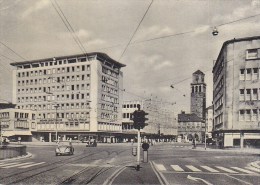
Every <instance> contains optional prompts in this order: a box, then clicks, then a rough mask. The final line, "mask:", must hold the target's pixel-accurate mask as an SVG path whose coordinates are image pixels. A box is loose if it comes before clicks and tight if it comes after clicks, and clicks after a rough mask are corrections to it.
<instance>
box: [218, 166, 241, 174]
mask: <svg viewBox="0 0 260 185" xmlns="http://www.w3.org/2000/svg"><path fill="white" fill-rule="evenodd" d="M216 168H218V169H220V170H223V171H225V172H228V173H238V172H235V171H233V170H230V169H228V168H225V167H222V166H216Z"/></svg>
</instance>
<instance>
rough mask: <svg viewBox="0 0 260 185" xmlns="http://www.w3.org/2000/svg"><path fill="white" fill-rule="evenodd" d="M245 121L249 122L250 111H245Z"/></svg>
mask: <svg viewBox="0 0 260 185" xmlns="http://www.w3.org/2000/svg"><path fill="white" fill-rule="evenodd" d="M245 120H246V121H250V120H251V110H250V109H247V110H246V117H245Z"/></svg>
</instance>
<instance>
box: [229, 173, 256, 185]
mask: <svg viewBox="0 0 260 185" xmlns="http://www.w3.org/2000/svg"><path fill="white" fill-rule="evenodd" d="M225 175H226V176H228V177H230V178H232V179H236V180H238V181H240V182H243V183H244V184H249V185H253V184H251V183H250V182H246V181H243V180H241V179H239V178H236V177H233V176H230V175H229V174H225Z"/></svg>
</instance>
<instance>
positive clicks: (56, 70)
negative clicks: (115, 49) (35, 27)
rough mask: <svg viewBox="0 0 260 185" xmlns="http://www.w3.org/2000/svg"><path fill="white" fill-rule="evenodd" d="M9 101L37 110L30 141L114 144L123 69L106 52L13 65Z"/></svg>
mask: <svg viewBox="0 0 260 185" xmlns="http://www.w3.org/2000/svg"><path fill="white" fill-rule="evenodd" d="M11 65H12V66H14V67H15V68H16V69H15V70H14V71H13V78H14V83H13V103H14V104H16V105H17V106H16V107H17V108H18V109H23V110H33V111H35V112H36V121H37V126H36V127H37V128H36V130H32V135H33V136H32V138H33V140H44V141H53V140H55V139H56V137H57V136H56V137H55V135H58V138H59V139H62V140H66V139H77V140H82V139H89V138H90V137H91V138H96V139H98V140H99V141H102V142H116V141H117V134H120V133H121V132H122V111H121V107H122V91H121V89H122V85H123V73H122V72H121V68H122V67H125V65H124V64H121V63H119V62H117V61H115V60H113V59H112V58H110V57H109V56H108V55H106V54H104V53H98V52H93V53H88V54H79V55H70V56H59V57H54V58H45V59H39V60H32V61H24V62H15V63H11Z"/></svg>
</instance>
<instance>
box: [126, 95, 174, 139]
mask: <svg viewBox="0 0 260 185" xmlns="http://www.w3.org/2000/svg"><path fill="white" fill-rule="evenodd" d="M138 105H140V109H141V110H144V111H145V112H147V113H148V115H147V116H146V117H147V118H148V120H147V121H146V123H147V124H148V125H147V126H145V127H144V129H141V132H142V136H143V137H145V138H148V139H149V138H151V139H160V138H161V139H173V138H175V137H176V135H177V128H176V123H175V122H176V121H175V119H174V114H173V112H172V111H171V110H169V109H167V108H163V107H159V105H158V102H156V101H153V100H151V99H149V100H143V101H124V102H123V109H122V113H123V119H122V132H123V137H124V139H125V141H126V140H129V139H131V138H134V137H136V134H137V130H136V129H134V127H133V120H131V116H132V113H133V112H134V111H135V110H138V108H137V106H138Z"/></svg>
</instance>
